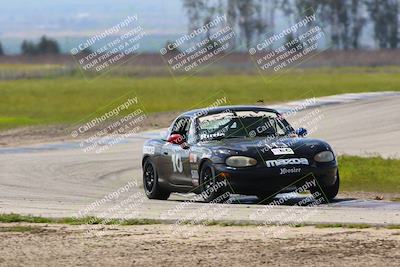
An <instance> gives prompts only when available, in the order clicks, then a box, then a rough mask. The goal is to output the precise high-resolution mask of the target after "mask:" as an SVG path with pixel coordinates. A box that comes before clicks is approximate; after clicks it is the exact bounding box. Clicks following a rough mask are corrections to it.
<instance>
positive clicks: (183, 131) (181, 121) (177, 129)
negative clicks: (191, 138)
mask: <svg viewBox="0 0 400 267" xmlns="http://www.w3.org/2000/svg"><path fill="white" fill-rule="evenodd" d="M190 122H191V120H190V118H188V117H182V118H178V119H177V120H176V121H175V123H174V124H173V125H172V128H171V134H180V135H182V136H183V137H184V138H185V139H187V136H188V132H189V127H190Z"/></svg>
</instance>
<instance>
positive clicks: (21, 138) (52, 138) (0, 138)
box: [0, 112, 180, 147]
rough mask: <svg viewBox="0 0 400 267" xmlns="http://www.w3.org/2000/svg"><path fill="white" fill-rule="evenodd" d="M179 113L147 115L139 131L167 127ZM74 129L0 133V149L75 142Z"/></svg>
mask: <svg viewBox="0 0 400 267" xmlns="http://www.w3.org/2000/svg"><path fill="white" fill-rule="evenodd" d="M179 114H180V112H160V113H153V114H149V115H147V117H146V119H145V120H143V122H142V123H141V125H140V131H141V132H143V131H149V130H152V129H159V128H166V127H169V126H170V124H171V123H172V121H173V120H174V118H176V117H177V116H178V115H179ZM110 124H112V122H109V123H107V125H98V126H97V127H94V128H92V129H90V130H89V131H88V132H86V133H85V134H84V135H81V136H79V139H84V138H89V137H91V136H93V135H94V134H96V133H97V132H98V131H100V130H103V129H105V128H106V127H107V126H108V125H110ZM73 130H75V128H74V127H73V126H71V125H48V126H29V127H20V128H15V129H10V130H3V131H0V147H15V146H24V145H34V144H41V143H52V142H63V141H71V140H77V139H76V138H74V137H72V136H71V132H72V131H73Z"/></svg>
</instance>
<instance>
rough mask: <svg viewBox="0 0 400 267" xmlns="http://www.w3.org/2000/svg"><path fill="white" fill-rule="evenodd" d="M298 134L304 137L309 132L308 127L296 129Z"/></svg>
mask: <svg viewBox="0 0 400 267" xmlns="http://www.w3.org/2000/svg"><path fill="white" fill-rule="evenodd" d="M296 134H297V135H298V136H300V137H304V136H306V135H307V134H308V132H307V129H306V128H302V127H301V128H299V129H297V130H296Z"/></svg>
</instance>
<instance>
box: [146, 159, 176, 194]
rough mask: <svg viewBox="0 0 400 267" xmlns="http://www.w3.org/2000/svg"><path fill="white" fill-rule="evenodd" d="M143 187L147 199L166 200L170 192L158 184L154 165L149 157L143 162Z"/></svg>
mask: <svg viewBox="0 0 400 267" xmlns="http://www.w3.org/2000/svg"><path fill="white" fill-rule="evenodd" d="M143 187H144V191H145V193H146V196H147V197H148V198H149V199H161V200H167V199H168V198H169V195H170V194H171V192H169V191H167V190H165V189H163V188H161V187H160V185H159V184H158V174H157V171H156V167H155V165H154V163H153V162H152V161H151V159H150V158H148V159H146V161H145V162H144V164H143Z"/></svg>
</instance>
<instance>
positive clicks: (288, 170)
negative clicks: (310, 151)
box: [279, 167, 301, 175]
mask: <svg viewBox="0 0 400 267" xmlns="http://www.w3.org/2000/svg"><path fill="white" fill-rule="evenodd" d="M280 171H281V172H280V173H279V174H280V175H283V174H291V173H299V172H301V169H300V168H296V167H293V168H281V170H280Z"/></svg>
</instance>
